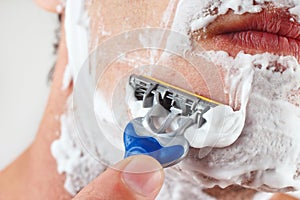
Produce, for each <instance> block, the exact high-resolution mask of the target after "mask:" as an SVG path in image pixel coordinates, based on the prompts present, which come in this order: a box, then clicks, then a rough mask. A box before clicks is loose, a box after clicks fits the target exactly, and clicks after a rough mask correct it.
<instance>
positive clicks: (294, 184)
mask: <svg viewBox="0 0 300 200" xmlns="http://www.w3.org/2000/svg"><path fill="white" fill-rule="evenodd" d="M208 54H209V55H210V57H211V59H212V60H213V61H214V62H215V63H216V64H217V65H219V66H221V67H222V68H224V69H226V84H227V88H228V90H227V92H229V97H230V99H231V104H233V105H234V104H236V103H241V106H243V105H245V103H246V104H247V112H246V121H245V126H244V129H243V132H242V134H241V136H240V137H239V138H238V140H237V141H236V142H235V143H234V144H232V145H231V146H228V147H225V148H222V149H212V150H211V152H209V153H208V154H207V156H206V157H204V158H202V159H201V160H198V161H197V160H196V159H190V158H187V159H186V160H184V161H183V162H182V163H181V164H182V168H184V169H190V170H191V171H195V172H196V173H200V174H203V175H205V176H209V177H211V178H213V180H211V181H207V180H208V179H205V180H204V181H203V183H205V184H204V185H205V186H206V187H212V186H214V185H215V184H218V185H220V186H222V187H226V186H228V185H231V184H239V185H243V186H246V187H251V188H255V189H262V190H266V191H273V192H275V191H278V190H282V191H288V190H299V189H300V188H299V185H300V178H299V163H300V160H299V158H300V147H299V143H300V134H299V129H300V123H299V121H300V108H299V103H300V98H297V97H296V98H293V99H291V98H290V96H291V95H296V94H295V91H299V88H300V66H299V64H298V62H297V60H296V59H295V58H294V57H290V56H287V57H283V56H275V55H272V54H268V53H265V54H258V55H253V56H251V55H248V54H244V53H242V52H241V53H239V54H238V55H237V57H236V58H232V57H230V56H228V54H227V53H226V52H208ZM278 65H279V66H284V68H285V70H284V71H282V72H274V70H277V69H278ZM275 66H276V67H275ZM249 71H252V72H251V73H249ZM249 83H251V88H250V90H249V89H246V87H244V86H245V85H247V84H249ZM244 90H246V92H247V90H249V92H251V93H249V94H250V95H248V99H239V93H241V92H243V91H244ZM245 100H248V103H247V101H246V102H245ZM297 105H298V106H297ZM199 151H200V152H201V149H200V150H199ZM196 152H197V150H194V152H193V153H191V154H196Z"/></svg>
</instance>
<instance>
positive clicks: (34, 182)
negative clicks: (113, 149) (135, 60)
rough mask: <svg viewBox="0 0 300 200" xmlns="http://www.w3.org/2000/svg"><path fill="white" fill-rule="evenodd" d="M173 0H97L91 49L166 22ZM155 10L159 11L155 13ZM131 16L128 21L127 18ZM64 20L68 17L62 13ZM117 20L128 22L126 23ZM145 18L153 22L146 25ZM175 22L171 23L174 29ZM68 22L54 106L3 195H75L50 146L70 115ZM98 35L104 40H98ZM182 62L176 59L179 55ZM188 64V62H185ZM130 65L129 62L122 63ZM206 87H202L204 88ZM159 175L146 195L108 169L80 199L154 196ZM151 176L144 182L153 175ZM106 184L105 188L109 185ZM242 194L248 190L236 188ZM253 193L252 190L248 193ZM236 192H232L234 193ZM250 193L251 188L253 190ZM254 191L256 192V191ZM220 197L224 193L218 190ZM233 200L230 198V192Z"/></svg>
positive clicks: (12, 169)
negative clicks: (128, 0)
mask: <svg viewBox="0 0 300 200" xmlns="http://www.w3.org/2000/svg"><path fill="white" fill-rule="evenodd" d="M35 1H36V3H37V4H38V5H40V6H41V7H42V8H44V9H45V10H47V11H52V12H55V8H56V6H57V3H58V1H55V0H35ZM168 3H169V2H168V1H167V0H164V1H154V0H153V1H152V0H150V1H132V2H131V3H130V4H126V6H123V4H124V0H115V1H113V2H111V1H109V0H103V1H101V5H100V1H98V0H95V1H91V4H90V5H89V6H88V11H89V15H90V17H91V19H94V20H92V21H91V27H90V29H91V38H92V41H91V42H92V44H91V49H92V48H93V47H95V46H97V44H99V43H101V42H103V41H104V40H106V39H108V38H109V37H112V36H113V35H116V34H118V33H120V32H123V31H126V30H131V29H134V28H139V27H147V26H150V27H160V26H161V23H160V20H161V18H162V16H163V12H164V11H165V9H166V8H167V5H168ZM97 10H101V13H102V18H101V19H100V18H99V17H97ZM153 10H155V12H152V11H153ZM114 13H118V15H115V14H114ZM125 18H126V19H128V20H126V22H125V23H123V22H124V19H125ZM62 20H63V21H64V16H63V17H62ZM115 22H122V26H121V25H120V24H118V23H115ZM144 22H147V24H145V23H144ZM171 22H172V17H171V21H170V22H169V24H168V25H167V26H168V27H170V25H171ZM63 24H64V23H63V22H62V29H61V40H60V43H59V51H58V58H57V64H56V66H55V72H54V78H53V83H52V88H51V93H50V96H49V100H48V105H47V107H46V109H45V113H44V116H43V119H42V122H41V124H40V127H39V130H38V133H37V137H36V139H35V141H34V142H33V144H32V145H31V146H30V147H29V148H28V149H27V150H26V151H25V152H24V153H23V154H22V155H21V156H20V157H19V158H18V159H17V160H15V161H14V162H13V163H12V164H11V165H9V166H8V167H7V168H6V169H5V170H3V171H1V172H0V188H1V189H0V199H20V198H21V197H22V198H23V199H45V198H47V199H71V196H70V195H69V194H68V193H67V192H66V191H65V190H64V187H63V184H64V180H65V177H64V175H60V174H58V172H57V170H56V162H55V159H54V158H53V157H52V156H51V153H50V145H51V143H52V142H53V141H54V140H55V139H57V138H58V137H59V135H57V134H56V133H57V132H59V131H60V121H59V120H56V117H55V116H57V115H61V114H62V113H64V111H65V109H66V107H65V105H66V101H67V98H68V96H69V94H70V93H71V91H72V85H70V86H69V88H68V89H66V90H61V88H62V78H63V73H64V70H65V67H66V64H67V63H68V57H67V48H66V43H65V30H64V26H63ZM100 25H103V26H104V27H105V30H106V31H108V32H111V35H109V36H105V35H101V33H99V27H100ZM96 38H98V40H96ZM175 61H176V59H175ZM184 64H185V63H182V65H184ZM119 67H124V66H119ZM191 85H192V89H193V90H195V92H197V90H198V89H197V88H195V87H196V86H195V87H194V86H193V84H191ZM200 89H201V88H199V90H200ZM131 159H133V158H130V159H126V160H124V161H121V162H120V163H118V164H117V166H118V167H119V168H120V169H123V168H125V167H126V166H128V163H130V162H131V161H132V160H131ZM137 160H147V162H149V163H151V164H152V165H153V166H155V167H156V168H157V167H158V166H159V164H158V163H157V162H156V161H155V160H153V159H151V158H149V157H139V158H137ZM157 173H158V174H159V177H160V178H158V179H157V181H156V182H155V184H156V185H154V186H152V192H150V194H149V193H148V194H147V195H146V196H145V195H143V194H140V193H138V192H136V191H135V190H133V189H132V188H131V187H130V186H128V184H126V181H124V174H122V173H121V172H120V171H115V170H112V169H108V170H107V171H105V172H104V173H103V174H101V175H99V177H97V178H96V179H95V180H94V181H92V182H91V183H90V184H89V185H88V186H86V187H85V188H84V189H83V190H82V191H81V192H80V193H79V194H78V195H77V196H76V197H75V199H119V198H122V199H124V198H125V197H126V198H128V199H153V198H154V197H155V196H156V195H157V194H158V192H159V190H160V188H161V186H162V183H163V171H162V170H159V171H158V172H157ZM148 176H149V174H146V175H145V176H144V177H143V178H144V179H142V178H141V179H140V178H137V179H140V180H147V179H149V177H148ZM104 183H105V187H100V186H101V185H104ZM236 191H237V193H236V194H234V195H237V194H238V193H241V194H242V193H244V192H245V190H244V189H243V190H242V191H238V190H236ZM214 192H217V193H219V194H220V192H219V189H213V190H210V191H207V193H208V194H212V195H213V193H214ZM246 192H247V191H246ZM228 193H230V192H228ZM248 193H249V191H248ZM250 193H251V192H250ZM226 195H227V193H225V194H222V196H221V197H219V199H226ZM215 196H218V195H217V194H216V195H215ZM227 199H230V197H229V196H228V197H227ZM279 199H294V198H292V197H289V196H287V195H284V194H276V195H274V196H273V197H272V200H279Z"/></svg>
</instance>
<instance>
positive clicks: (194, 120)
mask: <svg viewBox="0 0 300 200" xmlns="http://www.w3.org/2000/svg"><path fill="white" fill-rule="evenodd" d="M129 85H130V86H131V87H132V88H133V89H134V96H135V97H136V99H137V100H138V101H142V102H143V107H145V108H151V109H150V111H148V113H147V114H146V115H145V116H144V117H139V118H135V119H132V120H131V121H130V122H129V123H128V124H127V126H126V128H125V130H124V137H123V141H124V146H125V155H124V157H125V158H126V157H128V156H132V155H136V154H145V155H149V156H152V157H154V158H155V159H156V160H158V161H159V162H160V163H161V165H162V166H163V167H168V166H172V165H174V164H176V163H178V162H180V161H181V160H182V159H183V158H184V157H185V156H186V155H187V153H188V151H189V143H188V141H187V140H186V138H185V136H184V132H185V130H186V129H187V128H189V127H190V126H192V125H193V124H196V125H197V128H200V127H201V126H202V125H203V124H204V123H205V119H204V118H203V116H202V115H203V114H204V113H205V112H207V111H208V110H209V109H210V108H211V107H215V106H217V105H218V104H219V103H217V102H214V101H212V100H210V99H207V98H205V97H202V96H199V95H196V94H193V93H191V92H188V91H185V90H183V89H181V88H178V87H175V86H172V85H170V84H167V83H164V82H162V81H159V80H157V79H154V78H151V77H146V76H138V75H131V76H130V79H129ZM157 118H160V119H163V120H162V121H160V122H158V121H157ZM155 119H156V120H155ZM173 122H175V124H177V125H178V126H177V128H176V129H173V128H170V127H172V124H173Z"/></svg>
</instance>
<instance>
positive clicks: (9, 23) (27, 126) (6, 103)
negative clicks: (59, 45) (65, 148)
mask: <svg viewBox="0 0 300 200" xmlns="http://www.w3.org/2000/svg"><path fill="white" fill-rule="evenodd" d="M0 25H1V26H0V28H1V31H0V170H1V169H3V168H4V167H5V166H7V165H8V163H10V162H11V161H13V160H14V159H15V158H16V157H17V156H18V155H20V153H22V152H23V151H24V149H26V148H27V147H28V146H29V144H30V143H31V142H32V141H33V138H34V136H35V134H36V131H37V129H38V126H39V123H40V120H41V118H42V114H43V111H44V108H45V105H46V103H47V97H48V94H49V89H50V87H49V85H48V84H47V74H48V72H49V70H50V68H51V67H52V65H53V64H54V62H55V56H54V55H53V44H54V42H55V29H56V28H57V27H58V20H57V15H56V14H52V13H47V12H46V11H44V10H42V9H41V8H39V7H38V6H36V5H35V4H34V2H33V1H32V0H22V1H20V0H1V1H0Z"/></svg>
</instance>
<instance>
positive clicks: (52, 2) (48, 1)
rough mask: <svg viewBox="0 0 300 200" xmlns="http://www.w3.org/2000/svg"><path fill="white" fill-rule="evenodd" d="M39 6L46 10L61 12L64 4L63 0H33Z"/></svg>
mask: <svg viewBox="0 0 300 200" xmlns="http://www.w3.org/2000/svg"><path fill="white" fill-rule="evenodd" d="M33 1H34V2H35V3H36V4H37V5H38V6H40V7H41V8H43V9H44V10H46V11H49V12H53V13H60V12H61V10H62V9H63V7H64V5H63V3H62V2H64V1H62V0H33Z"/></svg>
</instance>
